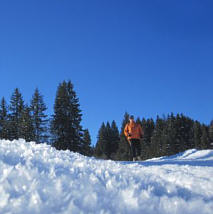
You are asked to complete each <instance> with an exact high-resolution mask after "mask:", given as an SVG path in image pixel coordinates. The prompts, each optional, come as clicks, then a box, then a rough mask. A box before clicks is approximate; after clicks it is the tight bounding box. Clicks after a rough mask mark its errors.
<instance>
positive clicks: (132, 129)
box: [124, 115, 144, 161]
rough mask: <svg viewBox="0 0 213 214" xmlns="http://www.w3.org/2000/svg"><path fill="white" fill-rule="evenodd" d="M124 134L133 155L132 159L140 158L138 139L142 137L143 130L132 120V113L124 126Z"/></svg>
mask: <svg viewBox="0 0 213 214" xmlns="http://www.w3.org/2000/svg"><path fill="white" fill-rule="evenodd" d="M124 135H125V136H126V138H127V140H128V142H129V145H130V149H131V153H132V157H133V158H132V160H133V161H136V160H141V158H140V154H141V145H140V139H141V138H142V137H143V135H144V132H143V130H142V128H141V125H140V124H138V123H136V122H135V121H134V116H133V115H131V116H130V118H129V122H128V123H127V124H126V126H125V128H124Z"/></svg>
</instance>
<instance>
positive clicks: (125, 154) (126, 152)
mask: <svg viewBox="0 0 213 214" xmlns="http://www.w3.org/2000/svg"><path fill="white" fill-rule="evenodd" d="M128 122H129V114H128V113H127V112H126V113H125V114H124V119H123V122H122V126H121V132H120V141H119V145H118V150H117V154H116V159H117V160H122V161H129V160H130V159H131V154H130V147H129V143H128V141H127V139H126V137H125V135H124V128H125V126H126V124H127V123H128Z"/></svg>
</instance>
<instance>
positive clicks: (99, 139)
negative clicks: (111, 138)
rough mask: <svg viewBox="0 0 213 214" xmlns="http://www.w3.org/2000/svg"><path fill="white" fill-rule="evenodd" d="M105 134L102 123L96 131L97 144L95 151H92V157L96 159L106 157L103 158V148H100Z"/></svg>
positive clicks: (104, 127)
mask: <svg viewBox="0 0 213 214" xmlns="http://www.w3.org/2000/svg"><path fill="white" fill-rule="evenodd" d="M105 132H106V126H105V124H104V123H102V125H101V127H100V129H99V131H98V137H97V143H96V145H95V149H94V155H95V157H97V158H106V157H104V151H103V146H102V143H103V141H104V137H105Z"/></svg>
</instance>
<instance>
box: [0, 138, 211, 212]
mask: <svg viewBox="0 0 213 214" xmlns="http://www.w3.org/2000/svg"><path fill="white" fill-rule="evenodd" d="M212 202H213V151H212V150H204V151H197V150H188V151H186V152H185V153H182V154H179V155H177V156H173V157H162V158H159V159H152V160H149V161H145V162H136V163H132V162H114V161H103V160H96V159H94V158H88V157H84V156H82V155H80V154H77V153H73V152H69V151H57V150H55V149H54V148H52V147H50V146H49V145H46V144H36V143H34V142H27V143H26V142H25V141H24V140H22V139H20V140H14V141H12V142H11V141H6V140H1V141H0V213H16V214H23V213H26V214H28V213H29V214H34V213H53V214H56V213H61V214H62V213H63V214H70V213H72V214H73V213H74V214H75V213H91V214H94V213H97V214H100V213H102V214H107V213H108V214H111V213H113V214H114V213H122V214H123V213H124V214H125V213H138V214H139V213H140V214H141V213H145V214H153V213H162V214H166V213H172V214H173V213H181V214H182V213H184V214H194V213H200V214H212V213H213V203H212Z"/></svg>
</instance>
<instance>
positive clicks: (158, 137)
mask: <svg viewBox="0 0 213 214" xmlns="http://www.w3.org/2000/svg"><path fill="white" fill-rule="evenodd" d="M164 128H165V122H164V120H163V119H161V118H160V117H159V116H157V120H156V124H155V128H154V131H153V133H152V137H151V147H150V150H151V151H150V154H151V156H150V157H149V158H152V157H159V156H163V155H165V154H166V144H165V142H164V141H163V135H164Z"/></svg>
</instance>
